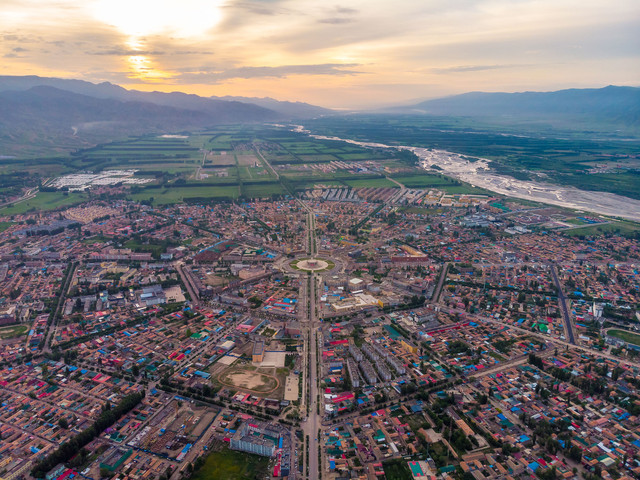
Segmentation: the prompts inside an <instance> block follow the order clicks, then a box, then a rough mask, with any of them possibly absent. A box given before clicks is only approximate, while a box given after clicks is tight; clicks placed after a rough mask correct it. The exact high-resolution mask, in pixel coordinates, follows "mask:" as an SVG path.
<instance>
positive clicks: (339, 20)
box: [318, 17, 355, 25]
mask: <svg viewBox="0 0 640 480" xmlns="http://www.w3.org/2000/svg"><path fill="white" fill-rule="evenodd" d="M354 21H355V20H354V19H353V18H343V17H330V18H321V19H320V20H318V22H319V23H328V24H331V25H342V24H345V23H353V22H354Z"/></svg>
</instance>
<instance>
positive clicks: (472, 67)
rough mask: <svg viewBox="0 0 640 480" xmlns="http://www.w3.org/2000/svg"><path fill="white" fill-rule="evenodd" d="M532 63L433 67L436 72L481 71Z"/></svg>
mask: <svg viewBox="0 0 640 480" xmlns="http://www.w3.org/2000/svg"><path fill="white" fill-rule="evenodd" d="M530 66H531V65H526V64H519V65H515V64H514V65H456V66H453V67H444V68H432V69H431V71H432V72H434V73H443V74H446V73H464V72H481V71H483V70H499V69H501V68H516V67H530Z"/></svg>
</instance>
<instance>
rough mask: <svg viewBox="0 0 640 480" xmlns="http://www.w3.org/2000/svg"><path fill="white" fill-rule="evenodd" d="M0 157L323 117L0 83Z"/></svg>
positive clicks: (277, 107)
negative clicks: (142, 136)
mask: <svg viewBox="0 0 640 480" xmlns="http://www.w3.org/2000/svg"><path fill="white" fill-rule="evenodd" d="M0 112H3V113H2V115H0V155H11V154H17V153H26V152H38V151H43V152H46V151H52V150H53V151H59V152H64V151H68V150H69V149H71V148H78V147H81V146H86V145H91V144H95V143H99V142H101V141H106V140H111V139H113V138H118V137H122V136H126V135H139V134H143V133H153V132H173V131H183V130H189V129H198V128H207V127H210V126H214V125H219V124H229V123H252V122H267V121H287V120H294V119H299V118H309V117H315V116H320V115H326V114H329V113H331V110H328V109H325V108H322V107H316V106H314V105H309V104H306V103H301V102H295V103H294V102H280V101H277V100H273V99H270V98H245V97H225V98H218V97H201V96H198V95H190V94H186V93H182V92H172V93H163V92H141V91H137V90H127V89H125V88H122V87H120V86H118V85H113V84H111V83H108V82H105V83H100V84H94V83H90V82H85V81H82V80H67V79H59V78H45V77H37V76H23V77H17V76H0Z"/></svg>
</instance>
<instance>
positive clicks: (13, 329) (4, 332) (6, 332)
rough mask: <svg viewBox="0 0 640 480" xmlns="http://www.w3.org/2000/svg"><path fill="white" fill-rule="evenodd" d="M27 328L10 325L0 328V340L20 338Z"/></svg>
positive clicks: (25, 326)
mask: <svg viewBox="0 0 640 480" xmlns="http://www.w3.org/2000/svg"><path fill="white" fill-rule="evenodd" d="M27 330H29V327H28V326H27V325H12V326H10V327H2V328H0V339H2V340H6V339H8V338H16V337H21V336H23V335H25V334H26V333H27Z"/></svg>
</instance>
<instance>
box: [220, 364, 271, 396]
mask: <svg viewBox="0 0 640 480" xmlns="http://www.w3.org/2000/svg"><path fill="white" fill-rule="evenodd" d="M218 381H219V382H220V383H222V384H223V385H226V386H229V387H237V388H242V389H245V390H251V391H254V392H258V393H269V392H272V391H274V390H276V389H277V388H278V386H279V385H280V381H279V380H278V379H277V378H276V377H274V376H272V375H268V374H266V373H262V372H259V371H251V370H249V369H230V370H227V371H225V372H223V373H221V374H220V375H219V376H218Z"/></svg>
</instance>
